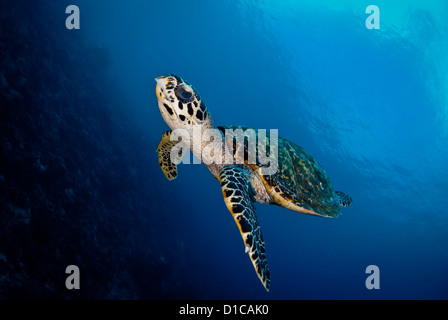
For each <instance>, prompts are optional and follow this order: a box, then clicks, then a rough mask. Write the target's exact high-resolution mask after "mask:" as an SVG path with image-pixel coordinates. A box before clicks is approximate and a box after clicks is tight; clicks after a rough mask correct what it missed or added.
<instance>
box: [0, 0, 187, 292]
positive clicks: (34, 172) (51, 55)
mask: <svg viewBox="0 0 448 320" xmlns="http://www.w3.org/2000/svg"><path fill="white" fill-rule="evenodd" d="M68 4H69V3H65V2H64V1H8V3H7V4H6V2H5V1H0V5H1V11H0V210H1V212H0V298H3V299H9V298H13V299H49V298H50V299H54V298H62V299H114V298H122V299H123V298H124V299H127V298H130V299H134V298H171V297H182V296H183V294H184V292H187V291H188V290H190V289H191V288H189V284H188V283H183V282H182V281H185V280H182V279H184V278H182V277H178V276H177V275H178V274H179V273H181V272H185V270H183V267H182V265H181V264H179V263H177V262H178V261H181V260H182V254H183V252H182V241H181V239H170V240H169V241H168V240H166V239H164V237H166V234H167V229H168V230H169V228H170V223H169V221H168V218H167V217H164V216H163V206H164V203H165V202H168V199H165V198H166V196H165V195H163V194H156V192H157V188H156V186H154V185H152V183H151V177H152V176H153V175H154V173H153V172H152V171H151V170H153V171H154V163H156V161H157V156H156V153H155V147H156V145H157V143H158V139H159V138H158V137H150V136H149V135H147V134H146V135H145V134H144V133H143V134H142V133H141V132H140V133H137V132H135V129H134V126H132V123H131V121H130V120H126V119H127V117H126V113H125V111H126V108H125V106H124V105H125V101H124V99H123V98H121V97H120V96H119V93H118V92H119V88H117V87H116V85H115V84H114V83H113V82H112V81H110V80H108V77H107V67H108V65H109V64H110V63H111V61H110V59H109V57H108V53H107V49H104V48H101V47H92V46H89V45H87V44H85V43H84V42H83V40H82V39H81V37H80V36H79V33H76V32H69V31H68V30H67V29H65V24H64V19H65V17H64V15H62V16H61V14H60V13H61V12H62V13H64V12H65V7H66V6H67V5H68ZM56 12H57V14H56ZM55 17H60V19H59V20H58V19H56V18H55ZM151 168H152V169H151ZM157 174H160V172H157ZM170 206H175V204H170ZM174 210H175V208H174ZM168 233H169V232H168ZM71 264H75V265H77V266H78V267H79V268H80V270H81V289H80V290H71V291H70V290H67V289H66V288H65V279H66V277H67V275H66V274H65V268H66V267H67V266H68V265H71Z"/></svg>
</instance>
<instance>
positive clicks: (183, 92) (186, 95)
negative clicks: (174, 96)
mask: <svg viewBox="0 0 448 320" xmlns="http://www.w3.org/2000/svg"><path fill="white" fill-rule="evenodd" d="M179 94H180V96H181V97H182V98H184V99H186V100H190V99H191V97H192V96H193V94H192V93H191V92H188V91H187V90H185V89H183V90H181V91H180V93H179Z"/></svg>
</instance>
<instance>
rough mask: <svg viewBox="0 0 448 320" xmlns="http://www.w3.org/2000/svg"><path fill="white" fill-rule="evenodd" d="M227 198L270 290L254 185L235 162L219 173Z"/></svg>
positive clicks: (223, 191) (251, 255) (251, 254)
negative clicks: (255, 202)
mask: <svg viewBox="0 0 448 320" xmlns="http://www.w3.org/2000/svg"><path fill="white" fill-rule="evenodd" d="M219 179H220V182H221V189H222V193H223V196H224V202H225V203H226V206H227V209H229V211H230V213H231V214H232V216H233V218H234V219H235V222H236V224H237V225H238V229H239V230H240V233H241V236H242V237H243V240H244V245H245V246H246V252H247V253H248V254H249V258H250V260H251V261H252V264H253V266H254V268H255V271H256V272H257V275H258V278H260V280H261V282H262V283H263V285H264V287H265V288H266V290H267V291H269V286H270V283H271V275H270V272H269V268H268V263H267V261H266V255H265V248H264V240H263V235H262V233H261V229H260V226H259V225H258V221H257V216H256V215H255V206H254V204H253V192H254V190H253V187H252V185H251V183H250V180H249V177H248V176H247V171H246V170H244V169H241V168H238V167H235V166H224V167H222V169H221V171H220V175H219Z"/></svg>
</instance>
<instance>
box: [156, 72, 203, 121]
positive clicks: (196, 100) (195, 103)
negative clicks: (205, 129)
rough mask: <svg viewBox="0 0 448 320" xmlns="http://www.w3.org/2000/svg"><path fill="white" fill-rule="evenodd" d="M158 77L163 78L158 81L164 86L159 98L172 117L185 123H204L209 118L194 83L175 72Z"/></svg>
mask: <svg viewBox="0 0 448 320" xmlns="http://www.w3.org/2000/svg"><path fill="white" fill-rule="evenodd" d="M158 79H162V80H163V82H158V83H159V85H162V86H164V88H162V90H160V91H159V92H158V96H157V99H159V101H161V103H162V105H163V107H164V108H165V109H166V111H167V112H168V114H169V116H170V117H171V118H173V119H174V118H177V119H179V120H180V121H181V122H182V124H183V125H195V124H202V123H203V122H204V121H206V120H207V118H208V117H209V115H208V111H207V108H206V106H205V103H204V102H203V101H202V100H201V97H200V96H199V93H198V92H197V91H196V90H195V89H194V88H193V86H192V85H190V84H189V83H188V82H187V81H185V80H183V79H182V78H181V77H179V76H178V75H175V74H170V75H168V76H162V77H159V78H158ZM164 95H165V96H166V97H164ZM164 98H165V99H166V100H165V99H164ZM167 100H168V101H169V104H168V103H167V102H168V101H167Z"/></svg>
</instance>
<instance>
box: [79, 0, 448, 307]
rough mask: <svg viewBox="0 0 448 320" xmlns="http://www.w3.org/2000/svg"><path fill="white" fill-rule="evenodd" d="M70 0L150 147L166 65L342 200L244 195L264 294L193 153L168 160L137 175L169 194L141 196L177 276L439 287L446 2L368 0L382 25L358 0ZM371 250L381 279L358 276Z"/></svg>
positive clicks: (200, 280) (249, 287)
mask: <svg viewBox="0 0 448 320" xmlns="http://www.w3.org/2000/svg"><path fill="white" fill-rule="evenodd" d="M78 2H79V7H80V8H81V10H82V11H81V12H82V13H81V14H82V27H81V30H80V32H82V33H83V34H85V36H86V37H88V39H89V40H90V41H91V42H92V43H98V44H100V45H102V46H105V47H107V48H109V49H110V52H111V55H112V58H113V60H114V64H113V67H112V70H111V74H112V75H113V76H115V77H116V78H117V79H118V80H119V81H120V83H121V84H122V86H123V88H124V90H125V91H126V93H127V96H128V98H129V99H130V100H131V101H132V104H131V105H129V106H126V107H125V108H126V110H128V111H129V113H132V114H133V115H134V117H135V119H136V120H135V121H136V125H138V126H140V127H141V128H143V130H145V131H146V132H147V133H148V137H150V139H153V140H151V143H152V144H154V146H156V144H157V143H158V140H159V137H160V135H161V133H163V132H164V131H166V130H167V129H168V127H167V126H166V125H165V123H164V122H163V120H162V118H161V116H160V114H159V111H158V108H157V105H156V99H155V96H154V94H153V90H154V89H153V88H154V82H153V78H154V77H156V76H159V75H162V74H167V73H177V74H179V75H181V76H182V77H184V78H185V79H187V80H188V81H189V82H190V83H192V84H193V85H194V86H195V88H196V89H197V90H198V91H199V92H200V94H201V96H202V98H203V100H204V101H205V102H206V103H207V106H208V108H209V110H210V113H211V115H212V116H213V119H214V121H215V123H217V124H244V125H247V126H251V127H255V128H265V129H278V130H279V135H281V136H283V137H286V138H288V139H290V140H292V141H294V142H295V143H297V144H299V145H301V146H302V147H304V148H305V149H306V150H307V151H308V152H309V153H311V154H312V155H313V156H314V157H315V158H316V159H317V160H318V162H319V163H320V164H322V165H323V167H324V168H325V169H326V171H327V173H328V174H329V176H330V178H331V179H332V182H333V185H334V186H335V188H336V189H338V190H339V189H340V190H343V191H345V192H347V193H348V194H350V195H351V196H352V198H353V199H354V202H353V204H352V206H350V207H349V208H346V209H344V211H343V216H342V217H340V218H339V219H334V220H332V219H323V218H317V217H312V216H306V215H301V214H298V213H294V212H290V211H287V210H285V209H283V208H280V207H274V206H268V205H257V214H258V217H259V220H260V223H261V226H262V230H263V233H264V238H265V241H266V250H267V258H268V262H269V265H270V269H271V274H272V286H271V291H270V292H269V293H266V292H265V291H264V289H263V287H262V286H261V284H260V283H259V280H258V279H257V277H256V275H255V273H254V272H253V270H252V266H251V264H250V262H249V259H248V258H247V256H246V254H245V253H244V246H243V244H242V242H241V238H240V235H239V232H238V230H237V228H236V226H235V223H234V222H233V219H232V218H231V216H230V214H229V212H228V211H227V209H226V207H225V205H224V203H223V201H222V195H221V192H220V187H219V184H218V183H217V182H216V181H215V179H213V177H212V176H211V175H210V173H209V172H208V170H207V169H206V168H205V167H204V166H203V165H184V166H181V167H180V168H179V177H178V178H177V179H176V180H175V181H173V182H169V181H167V180H166V179H165V177H164V176H163V174H162V172H160V174H154V175H153V176H151V177H147V178H148V179H149V180H151V182H152V183H154V184H156V185H157V186H159V188H160V189H159V190H160V191H159V192H163V193H167V194H169V198H170V202H171V201H172V202H175V203H177V204H178V208H177V209H176V210H172V209H170V203H164V204H160V203H154V208H152V209H153V210H158V211H159V214H161V215H164V216H166V217H169V220H170V221H171V223H172V224H173V225H174V228H173V230H176V232H178V234H176V235H174V234H172V235H166V236H167V238H168V239H176V241H181V243H182V247H183V249H184V253H183V254H182V259H183V261H182V263H184V264H185V266H186V270H188V272H186V273H184V274H181V275H179V277H186V278H188V279H190V281H191V283H192V284H193V286H194V287H195V288H196V289H197V291H198V292H201V294H200V295H199V297H202V298H211V299H216V298H223V299H229V298H236V299H265V298H267V299H309V298H311V299H314V298H318V299H322V298H323V299H326V298H331V299H344V298H350V299H353V298H354V299H357V298H361V299H390V298H393V299H446V298H447V297H448V277H447V273H446V268H447V267H448V251H447V240H448V239H447V231H446V230H447V227H448V216H447V213H446V208H447V207H448V197H447V194H448V182H447V181H448V179H447V178H448V174H447V173H446V170H444V168H445V165H446V163H447V160H448V131H447V129H446V128H447V125H448V97H447V92H448V90H447V89H448V63H447V62H448V58H447V57H448V54H447V53H448V27H447V25H446V23H445V22H444V21H445V20H444V19H445V18H444V17H445V16H446V13H447V12H448V5H447V4H446V3H445V2H444V1H432V2H430V3H427V2H423V1H411V2H406V3H403V2H400V1H376V2H375V5H377V6H378V8H379V9H380V29H367V28H366V26H365V21H366V19H367V17H368V16H369V14H366V12H365V10H366V8H367V6H368V5H369V4H370V2H368V1H343V2H339V3H338V4H335V3H334V1H313V4H310V3H309V1H291V0H285V1H248V0H240V1H234V2H230V1H220V2H217V1H169V2H162V1H149V2H147V1H140V2H137V1H136V2H133V3H132V5H130V4H128V3H127V2H125V1H115V2H113V4H112V3H110V2H106V1H95V2H94V3H92V2H91V1H78ZM154 156H155V155H154ZM148 166H157V162H156V161H154V162H153V163H150V164H148ZM155 172H157V171H155ZM152 196H154V195H152ZM179 207H181V209H180V210H179ZM179 221H181V222H182V223H179ZM168 241H170V240H168ZM173 241H174V240H173ZM369 265H377V266H378V267H379V270H380V289H379V290H368V289H366V286H365V281H366V278H367V276H368V274H366V272H365V270H366V267H367V266H369ZM195 297H196V296H195V294H193V293H192V294H191V296H187V298H195Z"/></svg>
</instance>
